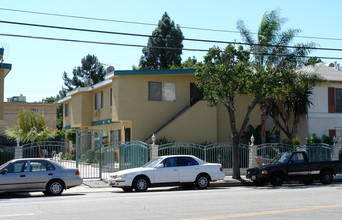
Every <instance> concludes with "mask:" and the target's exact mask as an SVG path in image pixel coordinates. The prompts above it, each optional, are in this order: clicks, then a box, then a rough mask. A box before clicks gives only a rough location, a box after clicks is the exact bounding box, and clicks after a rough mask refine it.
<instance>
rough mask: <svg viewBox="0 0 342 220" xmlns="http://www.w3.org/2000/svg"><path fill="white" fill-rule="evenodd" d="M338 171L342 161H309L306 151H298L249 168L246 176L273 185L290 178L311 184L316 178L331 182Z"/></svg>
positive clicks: (341, 166)
mask: <svg viewBox="0 0 342 220" xmlns="http://www.w3.org/2000/svg"><path fill="white" fill-rule="evenodd" d="M338 173H342V161H321V162H309V159H308V156H307V154H306V152H304V151H296V152H285V153H283V154H279V155H277V157H275V158H274V160H273V161H272V162H271V164H267V165H263V166H260V167H255V168H252V169H248V170H247V175H246V177H247V178H249V179H251V180H252V181H253V182H254V183H255V184H256V185H264V184H265V183H266V182H271V184H272V185H273V186H281V185H282V184H283V182H284V181H290V180H301V181H303V182H304V183H305V184H311V183H312V182H313V181H314V180H316V179H319V180H320V181H321V183H323V184H330V183H331V182H332V181H333V179H334V175H336V174H338Z"/></svg>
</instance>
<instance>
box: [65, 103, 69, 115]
mask: <svg viewBox="0 0 342 220" xmlns="http://www.w3.org/2000/svg"><path fill="white" fill-rule="evenodd" d="M64 116H65V117H68V116H69V103H68V104H65V105H64Z"/></svg>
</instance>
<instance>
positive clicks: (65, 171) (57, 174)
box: [0, 158, 83, 196]
mask: <svg viewBox="0 0 342 220" xmlns="http://www.w3.org/2000/svg"><path fill="white" fill-rule="evenodd" d="M82 182H83V180H82V178H81V177H80V172H79V171H78V169H74V168H64V167H63V166H61V165H60V164H58V163H56V162H55V161H53V160H51V159H40V158H24V159H16V160H11V161H8V162H7V163H5V164H3V165H1V166H0V192H34V191H42V192H43V193H44V194H45V195H50V196H57V195H60V194H62V192H63V190H64V189H69V188H71V187H75V186H78V185H81V184H82Z"/></svg>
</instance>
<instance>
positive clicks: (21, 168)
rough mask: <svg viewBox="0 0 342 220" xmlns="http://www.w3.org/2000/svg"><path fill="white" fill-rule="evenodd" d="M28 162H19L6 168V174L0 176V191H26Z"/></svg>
mask: <svg viewBox="0 0 342 220" xmlns="http://www.w3.org/2000/svg"><path fill="white" fill-rule="evenodd" d="M26 167H27V161H26V160H25V161H17V162H14V163H11V164H9V165H8V166H6V167H4V169H6V170H7V172H6V173H3V174H0V191H20V190H23V191H25V190H26V175H27V172H26Z"/></svg>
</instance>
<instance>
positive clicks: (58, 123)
mask: <svg viewBox="0 0 342 220" xmlns="http://www.w3.org/2000/svg"><path fill="white" fill-rule="evenodd" d="M60 99H61V96H60V95H56V97H53V96H51V97H47V98H45V99H42V103H57V101H58V100H60ZM56 128H57V129H58V130H62V129H63V105H62V104H61V105H60V106H58V107H57V117H56Z"/></svg>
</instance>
